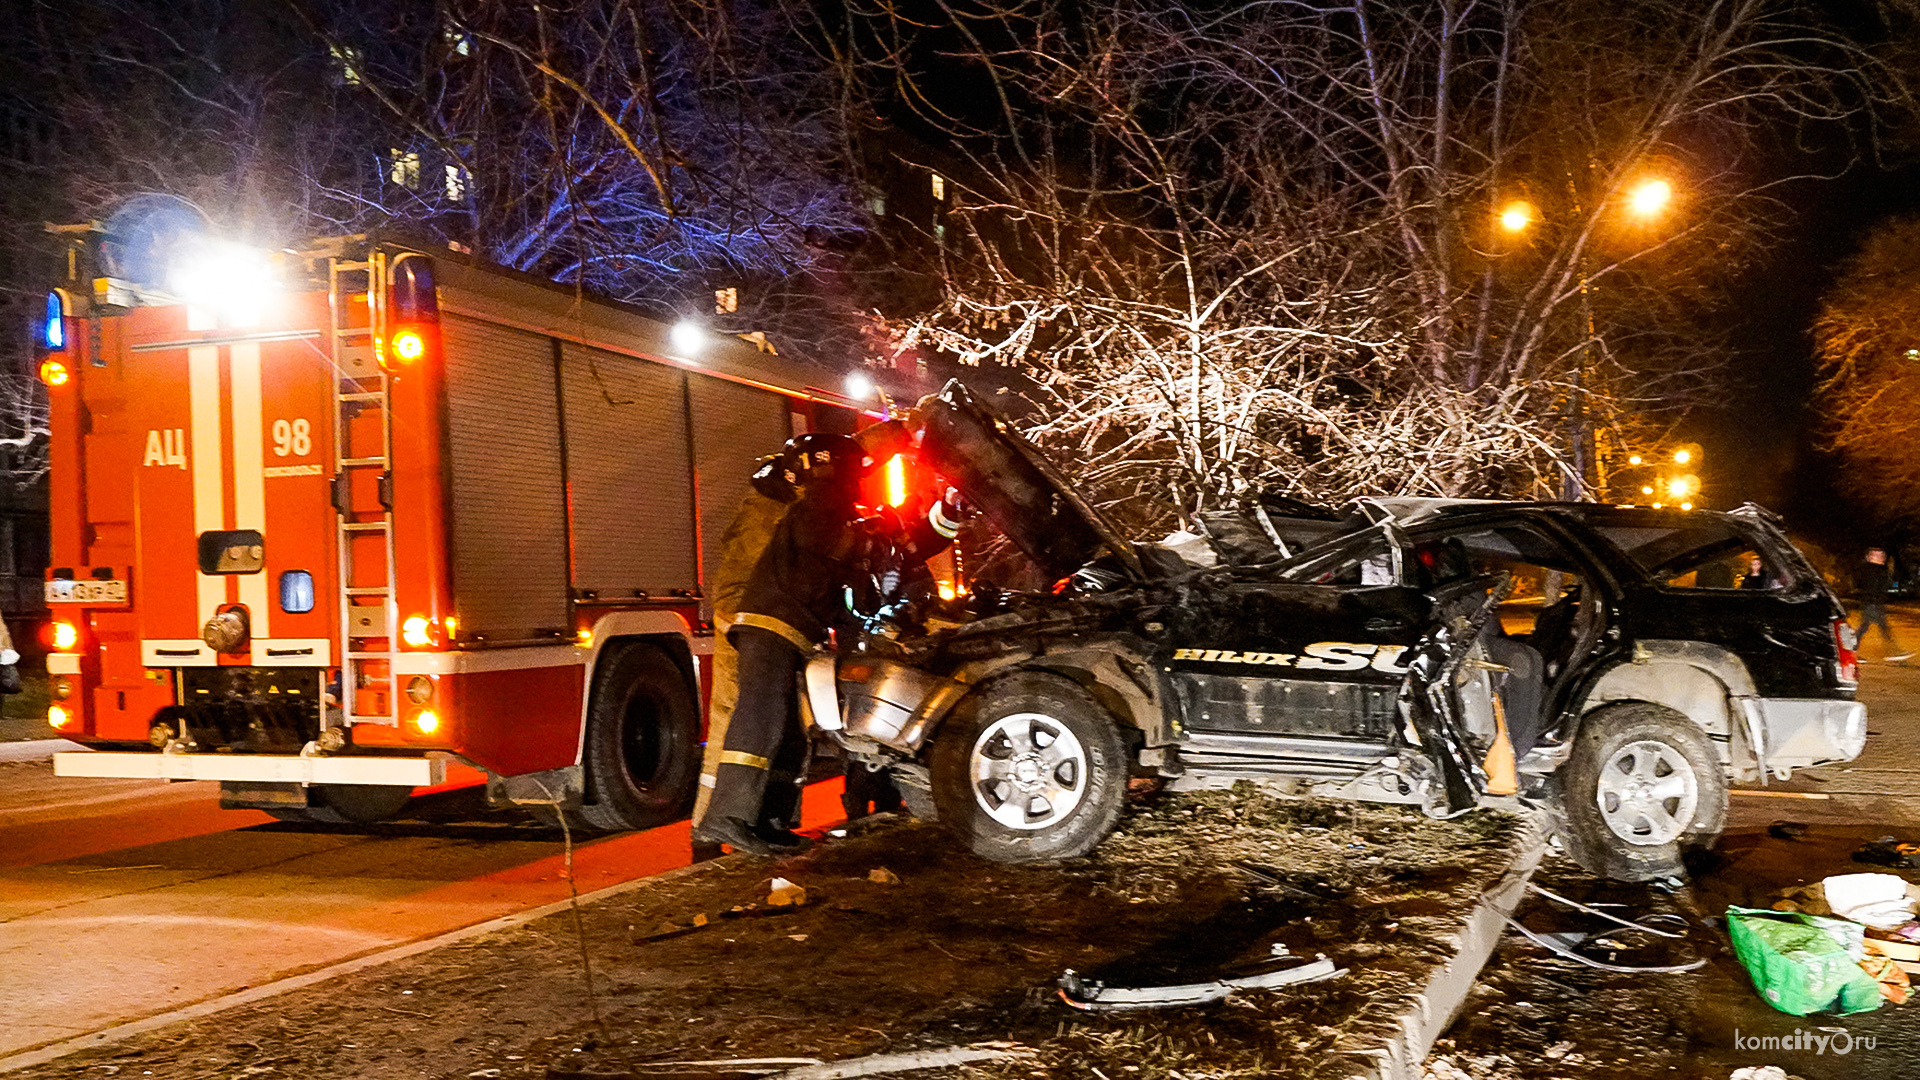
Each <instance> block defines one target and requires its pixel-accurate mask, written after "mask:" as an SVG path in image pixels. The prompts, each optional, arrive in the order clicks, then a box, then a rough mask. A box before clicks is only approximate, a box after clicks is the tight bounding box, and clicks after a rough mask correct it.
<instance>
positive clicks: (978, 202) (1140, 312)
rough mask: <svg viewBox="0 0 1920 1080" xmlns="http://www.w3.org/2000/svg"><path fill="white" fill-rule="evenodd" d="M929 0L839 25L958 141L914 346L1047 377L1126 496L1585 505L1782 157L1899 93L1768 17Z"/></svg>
mask: <svg viewBox="0 0 1920 1080" xmlns="http://www.w3.org/2000/svg"><path fill="white" fill-rule="evenodd" d="M942 10H945V11H947V12H948V13H949V16H948V18H947V19H946V20H944V21H942V22H938V23H936V24H933V25H925V24H923V23H921V22H916V21H913V20H910V19H908V18H907V17H905V15H903V14H902V13H901V12H900V11H899V10H898V9H895V8H892V7H889V6H878V7H874V6H870V7H866V8H864V9H863V10H862V11H861V12H860V14H859V16H858V17H857V18H856V19H854V20H853V21H851V22H850V23H849V24H848V25H847V27H845V28H842V29H839V30H838V31H836V32H837V33H838V37H837V38H835V39H834V40H835V49H836V51H837V55H839V56H840V58H841V59H842V61H843V63H844V64H845V70H846V72H847V76H848V78H849V79H850V80H854V81H856V82H858V83H859V84H860V85H863V86H864V87H865V88H866V91H867V93H868V95H869V99H870V100H871V101H873V102H877V103H879V107H881V108H884V109H888V110H891V111H892V112H893V113H894V114H895V115H903V116H905V117H907V119H905V120H904V121H903V122H904V123H906V124H908V125H911V126H913V127H915V128H916V129H917V130H918V131H920V132H921V133H922V142H923V143H926V144H929V145H936V144H937V145H940V146H942V147H943V148H944V149H943V150H941V151H939V152H936V153H930V154H924V155H922V161H923V163H924V164H925V166H926V168H927V169H928V171H929V173H939V174H940V176H939V179H938V181H937V183H938V184H939V185H940V187H941V189H942V194H943V196H944V197H943V198H942V199H941V200H940V208H939V210H938V214H937V217H936V219H935V221H936V223H935V225H934V233H935V235H934V236H933V237H932V238H931V242H932V243H933V244H934V245H935V246H936V248H937V251H938V256H937V259H936V261H935V265H934V266H933V268H932V269H933V272H935V273H936V274H937V275H938V277H939V280H940V282H941V285H942V293H943V295H942V297H941V300H940V302H939V305H938V307H937V308H935V309H934V310H931V311H928V312H926V313H924V314H922V315H920V316H918V317H915V318H911V319H907V320H902V321H901V322H900V324H899V325H898V326H897V327H896V336H895V342H896V348H898V349H910V348H915V347H930V348H935V349H939V350H945V351H948V352H951V353H954V354H957V355H958V356H960V357H961V358H963V359H964V360H965V361H966V362H970V363H1007V364H1011V365H1014V366H1016V367H1018V368H1021V369H1023V370H1026V371H1028V372H1030V373H1031V375H1032V377H1033V379H1034V380H1035V382H1036V383H1037V390H1036V392H1035V394H1034V396H1035V397H1037V398H1038V402H1037V404H1038V406H1039V408H1038V414H1037V417H1036V419H1035V421H1034V425H1035V426H1034V430H1035V433H1036V434H1037V435H1038V437H1040V438H1041V439H1043V440H1046V441H1048V442H1051V443H1053V444H1055V445H1058V446H1061V447H1064V448H1068V449H1070V450H1071V451H1072V452H1073V453H1074V454H1076V455H1077V456H1079V457H1080V458H1081V459H1082V460H1083V461H1084V462H1085V464H1086V466H1087V468H1088V473H1089V475H1090V476H1091V477H1092V478H1093V479H1094V480H1095V481H1096V482H1097V483H1099V484H1101V485H1103V491H1104V494H1105V495H1106V497H1107V498H1108V499H1109V501H1111V502H1114V503H1116V504H1126V505H1128V506H1130V507H1133V508H1135V509H1136V510H1151V509H1153V508H1159V509H1160V510H1161V511H1162V512H1166V511H1174V512H1190V511H1193V510H1196V509H1198V508H1200V507H1202V506H1204V505H1206V504H1207V503H1209V502H1210V501H1215V500H1220V499H1223V498H1228V497H1231V496H1233V495H1234V493H1236V492H1237V491H1240V490H1242V489H1243V488H1244V487H1245V486H1246V485H1249V484H1255V483H1261V484H1266V483H1274V482H1277V483H1278V484H1279V485H1280V486H1281V487H1282V488H1284V489H1285V490H1287V491H1289V492H1290V493H1292V494H1295V495H1299V496H1304V497H1308V498H1314V499H1325V498H1339V497H1344V496H1348V495H1353V494H1361V493H1430V494H1494V493H1505V494H1535V495H1548V494H1553V493H1557V492H1560V491H1563V490H1565V491H1569V492H1578V491H1580V490H1582V489H1583V488H1584V487H1586V486H1587V485H1591V484H1592V483H1593V482H1594V480H1595V476H1594V473H1595V469H1594V466H1593V463H1592V462H1591V460H1590V455H1591V453H1592V445H1593V436H1592V435H1591V434H1590V433H1591V432H1593V431H1595V430H1598V431H1600V432H1602V433H1603V434H1602V436H1601V440H1602V441H1603V442H1605V441H1608V439H1607V435H1606V433H1608V432H1617V431H1618V430H1619V429H1621V428H1623V427H1627V426H1630V425H1647V424H1653V425H1657V424H1661V423H1663V422H1666V421H1667V420H1669V419H1670V417H1671V415H1672V414H1673V412H1674V410H1676V409H1678V408H1681V407H1683V406H1684V405H1686V404H1687V403H1689V402H1690V401H1691V400H1692V399H1693V395H1694V393H1695V391H1697V390H1698V388H1699V387H1700V386H1701V385H1702V381H1703V379H1704V378H1705V377H1707V376H1708V375H1710V374H1711V372H1712V370H1713V368H1714V367H1715V365H1716V364H1718V363H1719V362H1720V361H1721V360H1722V359H1723V357H1724V349H1723V348H1722V346H1721V344H1720V342H1719V341H1718V340H1717V337H1716V336H1715V335H1714V334H1713V333H1711V332H1710V331H1708V330H1707V329H1706V327H1708V326H1710V325H1711V322H1712V321H1711V320H1710V319H1708V318H1706V317H1704V316H1705V315H1706V314H1707V313H1708V312H1709V310H1710V308H1711V304H1712V302H1713V299H1714V297H1715V295H1716V294H1715V288H1716V287H1717V286H1719V285H1721V284H1723V283H1724V281H1725V280H1726V278H1727V277H1728V276H1729V275H1730V274H1732V273H1735V272H1737V271H1738V270H1739V269H1740V267H1741V266H1742V265H1743V262H1744V261H1745V260H1746V259H1747V258H1748V256H1749V254H1750V252H1751V251H1752V246H1753V245H1754V244H1755V243H1756V242H1757V241H1758V240H1760V239H1761V238H1762V237H1763V235H1764V233H1763V227H1764V225H1765V224H1766V222H1767V221H1768V220H1769V219H1771V218H1774V217H1776V216H1777V212H1778V211H1779V210H1780V209H1781V208H1780V207H1779V206H1778V205H1776V204H1774V203H1772V202H1771V200H1770V198H1769V196H1768V194H1767V193H1768V190H1769V187H1770V186H1771V185H1773V184H1775V183H1778V182H1779V181H1780V180H1781V179H1783V178H1784V176H1785V175H1786V173H1785V172H1783V171H1782V170H1779V169H1777V168H1773V167H1771V162H1772V161H1773V160H1775V158H1773V157H1770V155H1772V154H1773V152H1774V151H1777V150H1778V149H1779V147H1780V144H1781V143H1782V142H1784V141H1790V140H1789V139H1788V138H1787V137H1788V136H1790V134H1791V132H1792V131H1793V130H1794V129H1795V128H1796V127H1797V126H1798V125H1803V124H1813V123H1830V122H1837V121H1844V120H1848V119H1851V118H1855V117H1858V116H1860V115H1862V114H1863V112H1865V111H1866V110H1870V109H1871V108H1873V107H1874V106H1875V105H1876V103H1878V102H1879V101H1880V100H1882V98H1883V97H1884V95H1885V93H1886V92H1887V89H1888V88H1889V87H1891V86H1894V85H1896V83H1895V82H1894V81H1893V80H1891V79H1883V77H1884V76H1885V73H1884V72H1882V71H1879V70H1878V69H1876V68H1875V67H1874V65H1873V62H1872V60H1871V58H1870V57H1869V56H1867V55H1866V54H1865V52H1864V50H1862V49H1860V48H1858V47H1856V46H1855V45H1853V44H1851V43H1849V42H1848V41H1847V40H1846V39H1845V38H1843V37H1842V36H1841V35H1839V34H1837V33H1835V32H1832V31H1830V30H1826V29H1822V28H1820V27H1818V26H1816V25H1814V24H1813V22H1812V21H1811V20H1812V16H1811V14H1810V12H1809V11H1808V10H1804V9H1802V8H1801V7H1799V6H1796V5H1793V4H1787V3H1770V2H1766V0H1732V2H1720V3H1712V4H1708V5H1705V6H1704V7H1703V6H1701V5H1697V4H1690V3H1680V2H1669V0H1632V2H1628V3H1624V4H1609V5H1594V4H1586V3H1580V2H1577V0H1433V2H1431V3H1423V4H1413V5H1406V4H1401V5H1385V4H1377V3H1374V2H1371V0H1356V2H1354V3H1352V4H1349V5H1342V6H1316V5H1309V4H1295V3H1281V4H1258V5H1246V6H1238V5H1236V6H1229V7H1224V8H1221V7H1205V8H1203V7H1199V6H1193V5H1184V4H1165V3H1147V2H1145V0H1101V2H1098V3H1094V4H1091V5H1085V4H1057V3H1052V2H1049V0H1040V2H1033V3H1019V2H1015V3H1007V4H1001V5H996V6H972V7H966V8H956V7H949V6H946V5H943V6H942ZM876 72H877V73H879V74H878V75H877V76H876V75H875V74H874V73H876ZM863 76H866V77H865V78H864V79H863V78H862V77H863ZM963 76H964V77H963ZM956 83H961V84H964V85H963V86H962V88H961V89H959V90H956V89H954V87H955V84H956ZM1649 180H1660V181H1663V182H1665V183H1666V184H1667V185H1669V186H1668V188H1667V189H1666V191H1667V193H1668V196H1669V198H1668V199H1667V200H1666V201H1665V202H1664V203H1663V202H1661V200H1659V199H1658V198H1657V196H1658V194H1659V189H1654V188H1649V189H1644V190H1643V189H1641V188H1640V187H1639V185H1640V184H1642V183H1643V182H1645V181H1649ZM929 181H930V182H936V181H933V180H932V177H931V176H930V177H929ZM1636 197H1637V198H1638V200H1639V209H1640V213H1638V214H1635V213H1634V208H1635V199H1636ZM1656 204H1658V205H1656ZM1507 211H1511V216H1509V217H1508V218H1507V221H1506V224H1507V225H1510V226H1513V228H1512V229H1511V231H1509V230H1508V229H1507V228H1506V227H1504V226H1503V224H1502V215H1503V213H1505V212H1507ZM1143 500H1144V501H1143Z"/></svg>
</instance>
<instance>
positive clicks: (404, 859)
mask: <svg viewBox="0 0 1920 1080" xmlns="http://www.w3.org/2000/svg"><path fill="white" fill-rule="evenodd" d="M837 792H838V784H837V783H829V784H823V785H815V786H814V788H813V789H812V790H810V791H809V793H808V800H807V808H806V809H807V811H808V818H809V820H810V821H826V820H831V819H832V818H833V817H837V816H838V812H839V806H838V801H837ZM218 799H219V792H218V786H217V785H215V784H211V783H178V784H169V783H167V782H165V781H136V780H126V781H113V780H73V779H63V778H59V777H55V776H54V775H53V770H52V767H51V765H50V764H48V763H45V762H36V763H0V1058H5V1057H7V1056H8V1055H10V1054H13V1053H17V1052H20V1051H23V1050H27V1049H30V1048H32V1047H36V1046H41V1045H44V1044H47V1043H51V1042H56V1041H60V1040H65V1039H70V1038H74V1037H76V1036H81V1035H86V1034H89V1033H92V1032H95V1031H99V1030H101V1029H104V1028H108V1027H111V1026H113V1025H115V1024H120V1023H125V1022H127V1021H131V1020H136V1019H139V1018H141V1017H144V1016H150V1015H154V1014H157V1013H162V1012H166V1011H168V1010H171V1009H175V1008H178V1007H180V1006H184V1005H188V1004H191V1003H194V1002H199V1001H205V1000H207V999H211V998H217V997H219V996H221V995H224V994H229V993H233V992H235V991H239V990H242V989H245V988H248V987H253V986H259V985H261V984H263V983H267V982H271V981H273V980H276V979H281V978H286V977H289V976H293V975H297V974H300V973H302V972H306V971H311V970H314V969H316V968H321V967H325V966H327V965H330V964H334V963H338V962H340V961H344V960H348V959H351V958H353V957H357V956H363V955H366V954H369V953H373V952H378V951H380V950H383V949H387V948H390V947H393V946H396V945H402V944H405V943H408V942H413V941H418V940H421V939H425V938H429V937H433V936H436V935H439V934H443V933H446V932H448V931H452V930H456V929H459V928H461V927H466V926H471V925H474V924H477V923H481V922H485V921H487V920H490V919H494V918H497V917H499V916H503V915H510V914H513V913H516V912H520V911H525V910H528V909H531V908H536V907H539V906H541V905H544V904H548V903H552V902H554V901H557V900H562V899H564V898H565V897H566V896H567V890H568V885H567V880H566V869H567V861H568V860H567V852H566V850H565V845H564V843H563V842H562V837H561V835H560V834H559V833H558V832H557V831H554V830H548V829H542V828H539V827H536V826H534V825H531V824H527V823H522V822H517V821H515V820H514V819H513V818H512V817H511V816H510V815H498V814H496V815H486V814H483V813H481V812H480V808H479V807H478V806H477V805H476V803H477V798H476V796H475V794H474V793H471V792H469V793H465V794H462V793H453V794H448V795H443V796H437V797H435V798H434V800H433V803H434V805H430V806H428V807H427V808H426V810H427V811H428V813H427V816H428V817H431V818H434V819H437V820H427V821H406V822H397V823H393V824H387V825H381V826H373V827H368V828H346V827H337V828H336V827H330V826H296V825H290V824H283V823H276V822H272V821H271V820H270V819H269V818H268V817H267V816H266V815H264V814H261V813H258V812H254V811H223V810H221V809H219V806H218ZM687 860H688V841H687V826H686V824H685V823H684V822H683V823H680V824H677V825H671V826H666V827H663V828H660V829H655V830H652V831H650V832H645V833H634V834H627V835H621V836H615V837H600V838H590V839H585V840H583V842H582V843H580V844H579V845H578V846H577V847H576V848H575V850H574V851H573V859H572V863H573V876H574V880H575V884H576V886H577V888H578V889H579V891H580V892H583V893H584V892H589V891H592V890H594V889H599V888H604V887H607V886H610V885H615V884H618V883H620V882H623V881H628V880H632V879H635V878H639V877H645V876H648V875H652V874H657V873H660V872H662V871H665V870H668V869H672V868H674V867H678V866H682V865H685V864H686V862H687Z"/></svg>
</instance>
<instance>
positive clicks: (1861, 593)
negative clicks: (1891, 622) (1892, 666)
mask: <svg viewBox="0 0 1920 1080" xmlns="http://www.w3.org/2000/svg"><path fill="white" fill-rule="evenodd" d="M1892 587H1893V575H1892V574H1891V573H1889V572H1888V570H1887V551H1886V549H1885V548H1877V547H1870V548H1868V549H1867V561H1866V562H1864V563H1861V564H1860V570H1859V572H1857V573H1856V574H1854V578H1853V592H1854V595H1855V596H1856V597H1857V598H1859V600H1860V626H1859V628H1858V629H1856V630H1855V631H1854V632H1853V647H1854V648H1856V649H1857V648H1859V647H1860V646H1861V645H1863V644H1865V643H1866V640H1867V628H1868V627H1871V626H1877V627H1879V628H1880V636H1881V637H1883V638H1885V639H1886V641H1887V648H1888V649H1890V650H1892V651H1893V653H1894V655H1891V656H1889V657H1887V660H1888V662H1889V663H1899V662H1900V661H1902V660H1905V659H1907V658H1909V657H1911V656H1912V655H1913V654H1912V653H1910V652H1905V651H1902V650H1901V648H1900V642H1899V641H1898V640H1896V639H1895V638H1894V636H1893V627H1891V626H1888V625H1887V592H1888V591H1889V590H1890V589H1892Z"/></svg>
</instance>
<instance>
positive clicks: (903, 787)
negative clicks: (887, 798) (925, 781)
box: [893, 773, 940, 824]
mask: <svg viewBox="0 0 1920 1080" xmlns="http://www.w3.org/2000/svg"><path fill="white" fill-rule="evenodd" d="M893 786H894V788H895V789H896V790H898V791H899V792H900V805H901V806H904V807H906V810H907V813H909V814H912V815H913V819H914V820H915V821H924V822H927V823H928V824H933V823H934V822H937V821H939V820H940V807H939V806H938V805H937V804H936V803H935V802H934V799H933V789H931V788H928V787H925V786H923V785H922V784H918V783H915V782H914V781H913V780H911V779H906V778H903V777H901V776H900V774H899V773H895V774H893Z"/></svg>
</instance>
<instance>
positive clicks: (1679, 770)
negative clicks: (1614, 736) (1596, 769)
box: [1594, 739, 1700, 847]
mask: <svg viewBox="0 0 1920 1080" xmlns="http://www.w3.org/2000/svg"><path fill="white" fill-rule="evenodd" d="M1594 800H1595V802H1597V803H1598V804H1599V807H1600V817H1601V819H1602V820H1604V821H1605V822H1606V823H1607V828H1608V829H1610V830H1611V831H1612V832H1613V834H1614V835H1615V836H1617V837H1619V838H1620V839H1622V840H1625V841H1626V842H1627V843H1629V844H1635V845H1639V846H1643V847H1652V846H1657V845H1660V844H1671V843H1673V842H1674V841H1675V840H1678V839H1680V837H1681V836H1682V835H1683V834H1685V833H1686V831H1687V829H1688V828H1689V827H1690V826H1692V824H1693V816H1694V812H1695V811H1696V810H1697V809H1699V806H1700V780H1699V778H1698V777H1696V776H1695V775H1694V773H1693V763H1692V762H1690V761H1688V760H1687V758H1686V755H1685V754H1682V753H1681V752H1680V751H1679V750H1677V749H1675V748H1674V747H1672V746H1670V745H1668V744H1666V743H1663V742H1659V741H1656V740H1652V739H1642V740H1639V741H1637V742H1630V743H1628V744H1626V745H1625V746H1622V747H1620V748H1619V749H1618V750H1615V751H1614V752H1613V756H1611V757H1609V758H1608V759H1607V763H1606V765H1605V766H1604V767H1603V768H1602V769H1601V770H1600V782H1599V784H1598V785H1597V786H1596V788H1595V791H1594Z"/></svg>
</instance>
